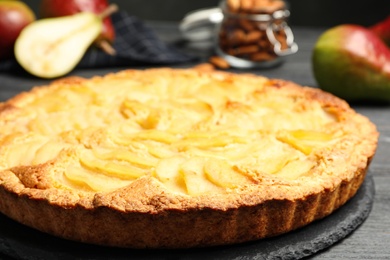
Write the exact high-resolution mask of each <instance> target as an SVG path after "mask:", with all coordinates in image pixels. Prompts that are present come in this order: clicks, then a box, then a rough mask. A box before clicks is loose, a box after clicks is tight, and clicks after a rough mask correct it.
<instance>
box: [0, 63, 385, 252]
mask: <svg viewBox="0 0 390 260" xmlns="http://www.w3.org/2000/svg"><path fill="white" fill-rule="evenodd" d="M377 139H378V132H377V131H376V128H375V126H374V125H373V124H372V123H371V122H370V121H369V120H368V119H367V118H366V117H364V116H362V115H360V114H357V113H356V112H355V111H354V110H352V109H351V108H350V107H349V106H348V104H347V103H346V102H344V101H342V100H340V99H338V98H336V97H334V96H332V95H330V94H328V93H325V92H323V91H321V90H319V89H314V88H310V87H302V86H298V85H297V84H294V83H292V82H288V81H283V80H271V79H268V78H265V77H261V76H255V75H249V74H231V73H227V72H217V71H214V72H201V71H198V70H195V69H168V68H167V69H148V70H127V71H123V72H119V73H116V74H110V75H106V76H104V77H94V78H92V79H83V78H75V77H74V78H67V79H63V80H59V81H56V82H53V83H52V84H50V85H49V86H42V87H37V88H34V89H32V90H31V91H29V92H26V93H21V94H19V95H17V96H15V97H14V98H12V99H10V100H8V101H7V102H4V103H2V104H1V105H0V211H1V212H2V213H3V214H5V215H7V216H8V217H10V218H12V219H14V220H16V221H18V222H20V223H23V224H25V225H27V226H30V227H33V228H35V229H38V230H40V231H43V232H46V233H49V234H52V235H55V236H58V237H62V238H65V239H70V240H75V241H81V242H85V243H91V244H98V245H107V246H115V247H130V248H189V247H205V246H214V245H226V244H232V243H241V242H245V241H252V240H257V239H261V238H266V237H271V236H276V235H280V234H283V233H286V232H289V231H291V230H294V229H297V228H300V227H303V226H305V225H308V224H309V223H311V222H313V221H315V220H318V219H321V218H323V217H325V216H327V215H329V214H331V213H332V212H333V211H335V210H336V209H337V208H339V207H340V206H342V205H343V204H344V203H345V202H346V201H348V200H349V199H350V198H351V197H353V196H354V194H355V193H356V191H357V190H358V189H359V186H360V185H361V184H362V182H363V180H364V177H365V174H366V170H367V167H368V165H369V162H370V160H371V159H372V157H373V155H374V153H375V149H376V145H377Z"/></svg>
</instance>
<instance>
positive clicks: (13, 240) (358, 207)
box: [0, 174, 375, 260]
mask: <svg viewBox="0 0 390 260" xmlns="http://www.w3.org/2000/svg"><path fill="white" fill-rule="evenodd" d="M374 194H375V185H374V181H373V178H372V176H371V175H370V174H368V176H367V177H366V179H365V181H364V183H363V185H362V186H361V188H360V189H359V190H358V192H357V194H356V195H355V196H354V197H353V198H352V199H351V200H350V201H349V202H347V204H345V205H344V206H343V207H341V208H340V209H339V210H337V211H336V212H334V213H333V214H332V215H330V216H328V217H326V218H324V219H322V220H319V221H316V222H314V223H312V224H310V225H308V226H306V227H304V228H302V229H299V230H297V231H294V232H290V233H288V234H285V235H281V236H278V237H275V238H271V239H264V240H260V241H255V242H250V243H245V244H240V245H233V246H223V247H213V248H205V249H191V250H131V249H118V248H108V247H101V246H94V245H87V244H82V243H77V242H72V241H67V240H63V239H60V238H57V237H53V236H50V235H47V234H44V233H41V232H39V231H36V230H34V229H31V228H29V227H26V226H23V225H21V224H19V223H17V222H15V221H13V220H11V219H9V218H7V217H6V216H4V215H2V214H0V258H1V259H17V260H38V259H39V260H46V259H48V260H49V259H50V260H54V259H61V260H71V259H72V260H77V259H80V260H81V259H89V260H103V259H104V260H106V259H113V260H116V259H120V260H122V259H123V260H124V259H180V260H190V259H202V260H207V259H225V260H229V259H245V260H249V259H257V260H261V259H299V258H303V257H306V256H310V255H313V254H315V253H316V252H318V251H320V250H323V249H325V248H327V247H329V246H331V245H332V244H334V243H335V242H337V241H339V240H341V239H343V238H345V237H346V236H347V235H348V234H350V233H351V232H352V231H354V230H355V229H356V228H357V227H358V226H359V225H360V224H361V223H363V222H364V220H365V219H366V218H367V217H368V215H369V213H370V211H371V208H372V204H373V200H374ZM96 228H98V227H96ZM183 232H184V231H183Z"/></svg>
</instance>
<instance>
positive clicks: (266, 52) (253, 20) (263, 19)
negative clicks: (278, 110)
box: [216, 0, 298, 68]
mask: <svg viewBox="0 0 390 260" xmlns="http://www.w3.org/2000/svg"><path fill="white" fill-rule="evenodd" d="M220 7H221V10H222V13H223V17H224V18H223V20H222V22H221V24H220V28H219V33H218V37H217V38H218V39H217V44H216V46H217V50H216V51H217V54H218V55H220V56H221V57H223V58H224V59H226V60H227V61H228V62H229V64H230V65H231V66H233V67H237V68H257V67H258V68H261V67H272V66H276V65H279V64H280V63H281V62H282V57H283V56H286V55H289V54H293V53H295V52H297V50H298V46H297V45H296V43H295V42H294V36H293V33H292V30H291V28H290V27H289V26H288V24H287V18H288V17H289V16H290V11H289V10H288V7H287V4H286V3H285V2H284V1H282V0H225V1H222V2H221V4H220Z"/></svg>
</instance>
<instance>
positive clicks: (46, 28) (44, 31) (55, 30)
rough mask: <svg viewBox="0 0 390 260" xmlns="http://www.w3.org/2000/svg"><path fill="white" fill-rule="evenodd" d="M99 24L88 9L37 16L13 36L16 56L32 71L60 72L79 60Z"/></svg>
mask: <svg viewBox="0 0 390 260" xmlns="http://www.w3.org/2000/svg"><path fill="white" fill-rule="evenodd" d="M102 27H103V22H102V19H101V17H99V16H98V15H96V14H94V13H90V12H82V13H78V14H75V15H70V16H63V17H59V18H47V19H41V20H37V21H35V22H33V23H31V24H29V25H28V26H26V27H25V28H24V29H23V30H22V32H21V33H20V35H19V37H18V39H17V40H16V43H15V49H14V52H15V57H16V60H17V61H18V62H19V64H20V65H21V66H22V67H23V68H24V69H25V70H26V71H28V72H29V73H31V74H32V75H35V76H38V77H41V78H55V77H59V76H63V75H65V74H67V73H69V72H70V71H71V70H73V69H74V67H75V66H76V65H77V64H78V63H79V62H80V60H81V58H82V57H83V56H84V54H85V52H86V51H87V49H88V48H89V46H90V45H91V44H92V43H93V41H94V40H95V39H96V38H97V37H98V36H99V35H100V33H101V31H102Z"/></svg>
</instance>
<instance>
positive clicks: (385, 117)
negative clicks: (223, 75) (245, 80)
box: [0, 22, 390, 259]
mask: <svg viewBox="0 0 390 260" xmlns="http://www.w3.org/2000/svg"><path fill="white" fill-rule="evenodd" d="M149 25H150V26H152V27H153V28H154V29H155V30H156V32H157V34H158V35H159V36H160V38H161V39H162V40H164V41H166V42H168V43H169V44H173V45H176V46H177V47H178V48H181V49H182V50H183V51H186V52H190V53H194V54H196V55H198V56H199V57H200V60H199V61H198V62H202V61H205V60H206V59H207V58H208V57H209V56H210V55H212V54H213V51H212V48H211V43H210V42H202V43H188V42H184V41H183V40H182V39H181V36H180V34H179V31H178V29H177V25H176V24H173V23H160V22H149ZM293 31H294V34H295V38H296V42H297V43H298V45H299V51H298V53H297V54H295V55H293V56H289V57H287V58H286V61H285V63H284V64H283V65H282V66H279V67H276V68H272V69H264V70H260V69H258V70H246V71H245V72H251V73H256V74H261V75H264V76H267V77H271V78H283V79H287V80H292V81H294V82H297V83H299V84H301V85H307V86H311V87H317V85H316V81H315V79H314V77H313V74H312V70H311V51H312V48H313V46H314V43H315V41H316V40H317V38H318V36H319V35H320V34H321V33H322V32H323V31H324V30H323V29H321V28H306V27H305V28H302V27H297V28H293ZM193 65H195V63H194V64H182V65H179V66H177V67H191V66H193ZM122 69H124V68H105V69H99V70H96V69H84V70H75V71H73V72H72V73H71V75H78V76H83V77H91V76H93V75H96V74H98V75H101V74H106V73H108V72H115V71H119V70H122ZM237 72H242V71H237ZM48 82H49V81H48V80H43V79H37V78H34V77H32V76H28V75H27V74H23V73H1V72H0V101H4V100H6V99H8V98H10V97H12V96H14V95H16V94H17V93H19V92H21V91H25V90H29V89H30V88H32V87H33V86H36V85H43V84H47V83H48ZM352 106H353V107H354V108H355V109H356V110H357V111H358V112H360V113H362V114H364V115H366V116H367V117H369V118H370V119H371V120H372V121H373V122H374V123H375V124H376V125H377V127H378V130H379V131H380V133H381V135H380V139H379V146H378V150H377V154H376V156H375V158H374V160H373V162H372V164H371V166H370V174H372V176H373V180H374V183H375V198H374V205H373V208H372V211H371V213H370V215H369V217H368V218H367V219H366V221H365V222H364V223H363V224H362V225H361V226H359V228H358V229H356V230H355V231H354V232H352V233H351V234H350V235H349V236H348V237H346V238H345V239H343V240H341V241H339V242H338V243H336V244H334V245H333V246H331V247H329V248H328V249H326V250H323V251H321V252H319V253H317V254H316V255H314V256H312V257H311V258H313V259H390V159H389V155H390V105H387V106H386V105H374V104H370V105H363V104H359V105H352Z"/></svg>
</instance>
